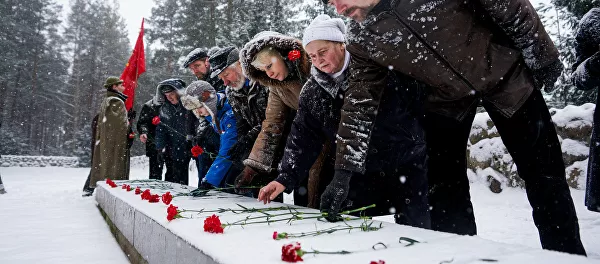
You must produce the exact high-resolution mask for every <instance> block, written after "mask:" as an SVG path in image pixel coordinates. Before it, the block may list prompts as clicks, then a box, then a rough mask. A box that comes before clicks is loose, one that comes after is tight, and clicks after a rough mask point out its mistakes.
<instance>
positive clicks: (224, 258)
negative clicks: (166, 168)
mask: <svg viewBox="0 0 600 264" xmlns="http://www.w3.org/2000/svg"><path fill="white" fill-rule="evenodd" d="M116 183H117V185H118V187H116V188H111V187H110V186H108V185H106V184H105V183H103V182H102V183H100V182H99V183H98V187H97V188H96V200H97V202H98V205H99V207H100V208H101V209H102V210H103V211H104V212H105V214H106V216H107V218H109V219H110V221H111V222H112V223H113V224H114V227H116V229H118V232H117V233H118V235H117V239H118V240H119V237H123V238H124V239H126V240H127V242H125V241H119V242H120V244H121V245H122V247H123V248H127V247H128V246H127V245H124V244H128V245H129V248H131V246H132V247H133V248H134V249H135V251H137V253H138V254H139V255H138V258H136V257H135V256H130V260H131V261H132V262H138V263H145V262H147V263H152V264H153V263H209V264H210V263H219V264H238V263H260V264H268V263H285V262H283V261H282V260H281V251H282V250H281V248H282V246H283V245H285V244H289V243H292V242H300V243H301V245H302V249H303V250H305V251H314V250H318V251H322V252H336V251H342V250H344V251H350V252H352V253H351V254H346V255H326V254H316V255H313V254H307V255H304V256H303V259H304V261H303V262H304V263H315V264H316V263H323V264H332V263H356V264H369V263H370V262H371V261H379V260H383V261H385V263H386V264H392V263H403V264H410V263H415V264H416V263H419V264H421V263H434V264H438V263H451V264H455V263H523V264H533V263H544V264H549V263H561V264H562V263H569V264H578V263H597V261H594V260H590V259H587V258H584V257H581V256H575V255H569V254H564V253H559V252H553V251H547V250H542V249H536V248H528V247H525V246H522V245H510V244H504V243H499V242H494V241H490V240H486V239H482V238H479V237H477V236H459V235H454V234H449V233H442V232H434V231H430V230H424V229H419V228H414V227H408V226H402V225H397V224H391V223H385V222H378V221H374V222H375V225H376V226H379V225H380V224H381V226H382V228H381V229H380V230H377V231H371V232H364V231H360V230H356V231H355V230H352V231H351V232H349V231H338V232H335V233H332V234H323V235H319V236H313V237H301V238H291V239H284V240H274V239H273V232H275V231H277V232H279V233H281V232H287V233H300V232H310V231H315V230H322V229H325V228H330V227H335V226H341V225H344V224H343V223H328V222H324V221H319V220H316V219H304V220H297V221H292V222H291V223H286V222H285V221H282V222H275V223H270V224H267V223H261V224H249V225H246V226H243V227H242V226H230V227H226V228H225V230H224V233H223V234H213V233H207V232H204V229H203V226H204V220H205V219H206V218H207V217H208V216H211V215H212V214H213V213H190V212H186V213H183V214H182V215H183V216H185V217H192V219H175V220H173V221H170V222H169V221H168V220H167V207H168V205H166V204H164V203H163V202H162V201H160V202H158V203H149V202H148V201H146V200H142V199H141V197H140V195H136V194H135V193H134V191H130V192H127V191H126V190H124V189H122V188H121V184H123V183H128V184H129V185H130V186H131V187H132V188H135V187H136V186H142V190H144V189H146V188H144V187H143V186H149V185H152V186H154V187H159V189H151V192H152V193H153V194H159V195H162V194H163V193H165V192H167V191H170V192H171V193H173V194H177V193H180V192H181V193H186V192H189V191H190V190H191V189H193V188H192V187H187V186H181V185H178V184H171V183H166V182H161V181H155V182H147V181H137V182H136V181H117V182H116ZM171 203H172V204H173V205H175V206H177V207H178V208H179V209H180V210H181V209H185V210H216V209H219V208H225V209H241V207H240V206H243V207H246V208H268V207H280V206H286V205H284V204H279V203H271V204H270V205H266V206H265V205H263V204H262V203H259V202H257V201H256V200H255V199H252V198H248V197H243V196H238V195H232V194H227V193H222V192H215V191H211V192H209V195H208V196H206V197H189V196H179V197H175V198H174V199H173V201H172V202H171ZM298 210H299V211H302V212H307V213H317V212H318V211H317V210H313V209H307V208H300V209H298ZM268 213H269V214H281V213H284V211H271V212H268ZM214 214H216V215H218V216H219V217H220V219H221V222H222V223H224V224H225V223H233V222H236V221H240V220H243V219H245V218H247V217H257V216H262V215H264V214H263V213H260V212H258V213H241V214H235V213H232V212H224V213H214ZM272 219H273V220H275V219H281V218H276V217H275V218H272ZM248 221H250V220H248ZM362 221H363V220H352V221H348V224H351V225H353V226H358V225H360V224H361V223H362ZM113 231H114V230H113ZM400 237H408V238H411V239H414V240H417V241H419V242H420V243H415V244H413V245H411V246H407V244H408V243H407V242H402V243H400V242H399V238H400ZM125 251H126V252H127V251H128V250H125ZM139 257H141V258H143V259H140V258H139Z"/></svg>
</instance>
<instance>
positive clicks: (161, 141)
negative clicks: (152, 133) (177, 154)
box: [155, 110, 168, 151]
mask: <svg viewBox="0 0 600 264" xmlns="http://www.w3.org/2000/svg"><path fill="white" fill-rule="evenodd" d="M160 120H161V122H160V124H158V126H156V141H155V144H156V149H157V150H159V151H160V150H162V149H163V148H165V146H166V145H167V143H166V142H167V137H168V131H167V128H166V127H165V126H164V124H163V123H162V122H164V121H163V120H166V118H164V117H163V114H162V110H161V114H160Z"/></svg>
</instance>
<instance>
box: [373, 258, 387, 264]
mask: <svg viewBox="0 0 600 264" xmlns="http://www.w3.org/2000/svg"><path fill="white" fill-rule="evenodd" d="M369 264H385V261H383V260H381V259H380V260H379V261H374V260H372V261H371V263H369Z"/></svg>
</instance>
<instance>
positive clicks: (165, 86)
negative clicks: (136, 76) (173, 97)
mask: <svg viewBox="0 0 600 264" xmlns="http://www.w3.org/2000/svg"><path fill="white" fill-rule="evenodd" d="M183 89H185V82H184V81H182V80H180V79H167V80H164V81H162V82H160V83H158V90H159V91H160V93H162V94H165V93H168V92H172V91H175V90H177V91H179V90H183Z"/></svg>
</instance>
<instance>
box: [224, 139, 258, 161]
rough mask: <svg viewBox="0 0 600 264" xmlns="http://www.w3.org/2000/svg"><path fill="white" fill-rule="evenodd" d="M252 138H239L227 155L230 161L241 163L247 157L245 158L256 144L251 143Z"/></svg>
mask: <svg viewBox="0 0 600 264" xmlns="http://www.w3.org/2000/svg"><path fill="white" fill-rule="evenodd" d="M250 140H251V139H250V138H248V137H246V136H241V137H239V138H238V141H237V142H236V143H235V144H234V145H233V146H232V147H231V148H230V149H229V151H227V155H229V159H230V160H233V161H241V160H242V159H245V158H247V157H244V156H245V155H246V154H247V152H248V150H249V149H250V148H251V147H252V145H250V144H251V143H252V144H253V143H254V142H250Z"/></svg>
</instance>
